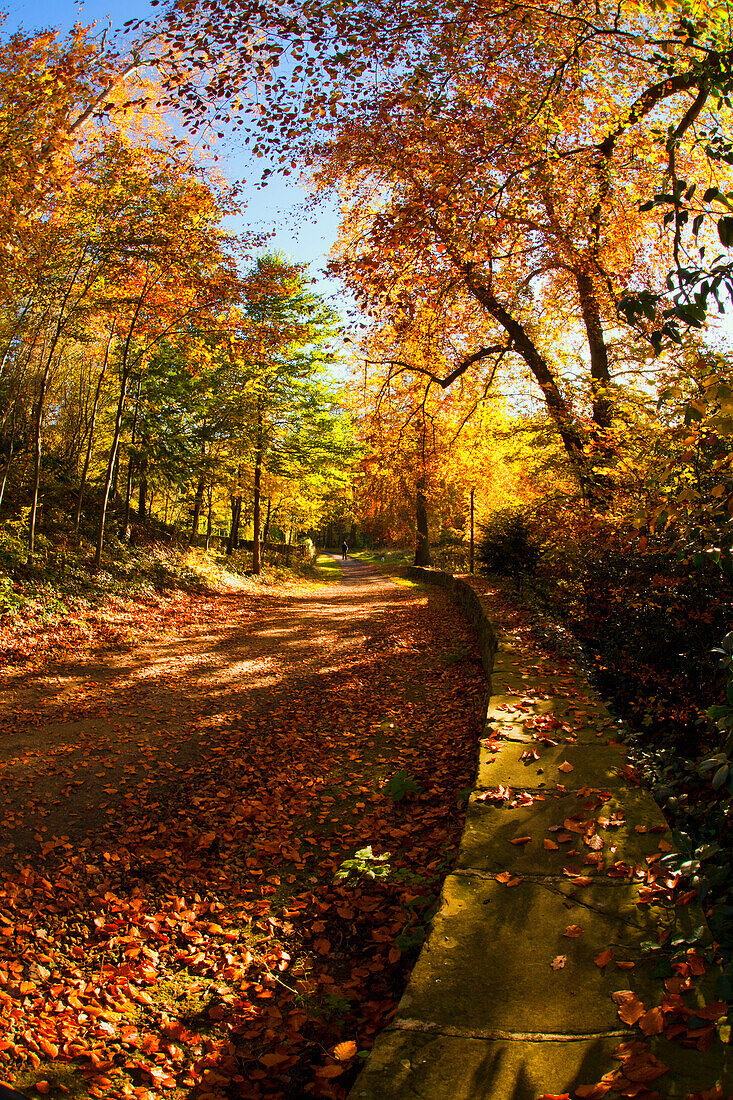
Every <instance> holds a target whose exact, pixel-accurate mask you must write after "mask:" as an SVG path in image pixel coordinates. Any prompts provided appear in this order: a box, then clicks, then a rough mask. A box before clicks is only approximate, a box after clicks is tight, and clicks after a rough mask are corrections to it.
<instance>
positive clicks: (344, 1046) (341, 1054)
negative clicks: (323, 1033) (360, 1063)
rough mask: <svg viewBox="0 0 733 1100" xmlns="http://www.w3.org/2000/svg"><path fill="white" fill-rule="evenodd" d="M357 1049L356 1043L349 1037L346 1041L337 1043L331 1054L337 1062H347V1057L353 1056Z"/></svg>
mask: <svg viewBox="0 0 733 1100" xmlns="http://www.w3.org/2000/svg"><path fill="white" fill-rule="evenodd" d="M358 1049H359V1048H358V1047H357V1045H356V1043H355V1042H354V1041H353V1040H352V1039H349V1040H348V1041H347V1042H344V1043H339V1044H338V1045H337V1046H335V1047H334V1049H333V1056H334V1058H336V1059H337V1060H338V1061H339V1062H348V1060H349V1058H353V1057H354V1055H355V1054H356V1052H357V1050H358Z"/></svg>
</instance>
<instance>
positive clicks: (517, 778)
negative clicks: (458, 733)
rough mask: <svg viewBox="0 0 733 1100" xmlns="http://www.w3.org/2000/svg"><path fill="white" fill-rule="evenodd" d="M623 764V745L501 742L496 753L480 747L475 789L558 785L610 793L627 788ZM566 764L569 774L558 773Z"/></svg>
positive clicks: (624, 762)
mask: <svg viewBox="0 0 733 1100" xmlns="http://www.w3.org/2000/svg"><path fill="white" fill-rule="evenodd" d="M534 754H537V759H535V758H534ZM523 757H524V759H523ZM626 762H627V755H626V750H625V749H624V748H623V746H622V745H611V744H606V743H604V744H603V745H577V744H571V745H569V744H566V743H565V742H563V743H562V744H558V745H547V744H544V743H543V742H542V741H536V740H532V741H531V742H523V741H504V742H502V744H501V748H500V749H499V751H498V752H495V751H493V750H491V749H489V748H488V747H487V745H486V744H485V743H483V744H482V745H481V747H480V750H479V763H478V777H477V786H478V787H479V788H485V787H497V786H499V785H500V784H504V785H505V786H509V787H514V788H517V789H521V788H524V787H528V788H531V789H542V788H551V787H554V786H556V785H558V784H560V785H561V786H564V787H565V788H566V789H567V790H573V789H575V790H577V789H578V788H580V787H595V788H600V789H602V790H609V789H611V788H616V787H624V786H628V785H629V783H628V779H626V777H625V776H623V775H620V774H619V772H620V769H621V768H622V767H623V765H624V764H626ZM566 763H567V764H570V765H571V767H572V769H573V770H572V771H568V769H567V768H564V769H563V771H560V770H559V769H560V766H561V765H565V764H566Z"/></svg>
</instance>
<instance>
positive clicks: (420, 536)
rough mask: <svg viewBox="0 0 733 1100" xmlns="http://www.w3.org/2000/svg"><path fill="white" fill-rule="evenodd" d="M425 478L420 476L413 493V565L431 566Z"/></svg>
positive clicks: (423, 475)
mask: <svg viewBox="0 0 733 1100" xmlns="http://www.w3.org/2000/svg"><path fill="white" fill-rule="evenodd" d="M426 492H427V478H426V476H425V474H421V475H420V477H419V478H418V479H417V485H416V492H415V527H416V532H415V565H432V564H433V560H432V558H431V556H430V535H429V533H428V504H427V496H426Z"/></svg>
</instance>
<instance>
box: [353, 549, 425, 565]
mask: <svg viewBox="0 0 733 1100" xmlns="http://www.w3.org/2000/svg"><path fill="white" fill-rule="evenodd" d="M349 557H352V558H358V560H359V561H363V562H368V563H369V564H370V565H377V566H380V565H412V558H413V554H412V553H411V552H410V551H409V550H357V551H356V552H355V553H352V554H350V555H349Z"/></svg>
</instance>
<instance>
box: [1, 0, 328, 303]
mask: <svg viewBox="0 0 733 1100" xmlns="http://www.w3.org/2000/svg"><path fill="white" fill-rule="evenodd" d="M154 11H155V9H154V8H151V7H150V4H149V2H148V0H125V2H124V3H120V2H119V0H83V2H77V3H74V2H73V0H10V2H9V3H7V12H8V19H7V22H6V24H5V28H4V29H5V31H6V32H7V31H8V30H10V31H12V30H15V29H16V28H17V27H19V26H22V27H23V28H24V29H25V30H38V29H41V28H47V27H60V28H64V29H65V28H68V27H71V26H73V25H74V23H77V22H81V23H84V24H91V23H95V22H96V23H98V24H99V26H100V28H101V27H105V26H110V27H112V28H116V27H119V26H121V25H122V23H124V22H126V21H127V20H128V19H140V18H145V17H146V16H148V15H151V14H153V12H154ZM221 154H222V158H221V160H220V162H219V167H220V168H221V169H222V170H223V171H224V172H225V173H226V174H227V175H228V176H229V177H230V178H231V179H241V180H244V181H245V182H246V181H247V179H248V178H253V179H254V178H256V177H259V174H260V172H261V171H262V169H263V168H264V167H265V163H264V162H263V161H262V160H258V161H257V163H256V167H255V166H254V165H253V164H252V163H251V161H250V158H249V156H248V155H247V153H246V151H244V150H242V149H241V148H237V147H236V145H233V144H231V143H230V145H229V146H228V147H225V148H223V149H222V150H221ZM245 197H246V199H247V211H246V214H245V217H244V219H243V222H242V227H244V226H250V227H252V228H253V229H256V230H258V231H261V230H266V231H271V230H272V231H274V233H273V238H272V247H273V248H277V249H279V250H281V251H282V252H284V253H285V254H286V255H287V256H289V257H291V258H292V259H294V260H297V261H298V262H299V263H307V264H309V266H310V272H311V275H312V277H313V278H314V280H315V281H316V283H317V287H318V289H319V290H320V292H321V293H323V294H324V295H326V296H328V297H329V299H330V300H331V302H332V304H333V305H335V306H337V307H338V298H339V297H340V298H342V299H343V295H342V294H341V292H340V287H339V285H338V284H337V283H334V282H333V281H331V280H325V279H324V278H323V277H322V276H321V274H320V272H321V269H322V268H323V265H324V263H325V261H326V257H327V254H328V250H329V249H330V247H331V245H332V244H333V242H334V240H335V237H336V231H337V226H338V214H337V210H336V206H335V203H330V204H329V203H327V204H324V205H323V206H322V207H321V209H320V210H319V211H318V212H317V213H316V214H313V213H311V214H308V215H306V214H305V213H304V212H303V211H302V209H301V208H302V206H303V202H304V199H305V198H306V192H305V191H304V190H303V189H302V188H301V187H300V186H299V185H298V183H297V182H296V181H291V180H283V179H275V180H274V181H273V182H272V183H270V184H269V185H268V186H267V187H265V188H264V189H262V190H259V189H257V188H255V187H254V186H247V187H245ZM342 308H343V307H342Z"/></svg>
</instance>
